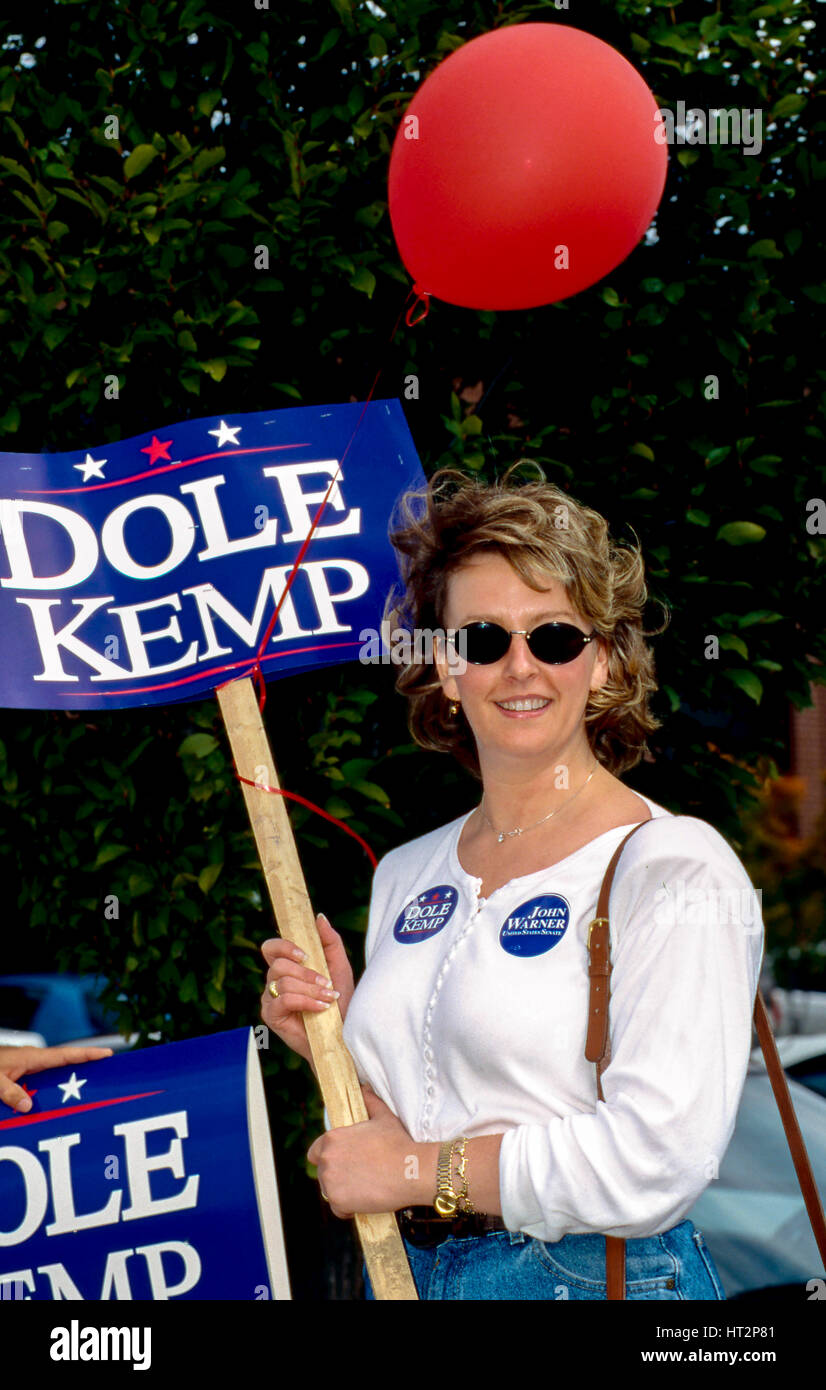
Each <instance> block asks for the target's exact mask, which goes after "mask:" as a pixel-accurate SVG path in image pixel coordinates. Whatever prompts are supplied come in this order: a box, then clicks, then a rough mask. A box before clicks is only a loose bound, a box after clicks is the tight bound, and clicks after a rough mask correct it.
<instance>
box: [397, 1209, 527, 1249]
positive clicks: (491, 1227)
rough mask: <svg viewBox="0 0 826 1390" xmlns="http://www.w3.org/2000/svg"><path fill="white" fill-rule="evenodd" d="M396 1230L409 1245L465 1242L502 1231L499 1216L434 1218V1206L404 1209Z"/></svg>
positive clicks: (479, 1214)
mask: <svg viewBox="0 0 826 1390" xmlns="http://www.w3.org/2000/svg"><path fill="white" fill-rule="evenodd" d="M398 1221H399V1230H400V1231H401V1233H402V1235H403V1236H404V1238H405V1240H409V1241H410V1244H411V1245H419V1246H434V1245H441V1243H442V1241H443V1240H447V1238H448V1236H455V1237H456V1239H467V1238H468V1237H470V1236H487V1235H490V1233H491V1232H492V1231H505V1230H507V1227H506V1225H505V1223H504V1221H503V1220H502V1218H501V1216H488V1215H486V1213H484V1212H472V1213H471V1212H466V1211H463V1212H457V1213H456V1215H455V1216H437V1215H436V1213H435V1211H434V1209H433V1207H405V1208H404V1209H403V1210H402V1211H400V1212H399V1213H398Z"/></svg>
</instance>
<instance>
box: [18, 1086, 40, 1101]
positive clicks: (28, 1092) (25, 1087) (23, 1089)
mask: <svg viewBox="0 0 826 1390" xmlns="http://www.w3.org/2000/svg"><path fill="white" fill-rule="evenodd" d="M20 1089H21V1091H25V1092H26V1095H27V1096H31V1097H32V1099H34V1097H35V1096H36V1095H37V1087H36V1086H35V1088H34V1090H33V1091H30V1090H29V1088H28V1086H21V1087H20Z"/></svg>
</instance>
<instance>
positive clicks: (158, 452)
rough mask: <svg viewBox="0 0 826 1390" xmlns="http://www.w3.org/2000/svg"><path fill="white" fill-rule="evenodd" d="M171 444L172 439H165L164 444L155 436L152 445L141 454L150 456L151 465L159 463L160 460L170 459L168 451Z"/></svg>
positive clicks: (148, 445)
mask: <svg viewBox="0 0 826 1390" xmlns="http://www.w3.org/2000/svg"><path fill="white" fill-rule="evenodd" d="M171 443H172V440H171V439H165V440H164V442H163V444H162V443H161V441H160V440H159V439H158V437H157V435H155V434H153V436H152V443H151V444H147V446H146V448H145V449H141V453H142V454H148V455H149V462H150V463H157V462H158V459H169V453H168V450H169V446H170V444H171Z"/></svg>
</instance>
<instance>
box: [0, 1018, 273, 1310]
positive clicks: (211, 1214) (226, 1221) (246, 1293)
mask: <svg viewBox="0 0 826 1390" xmlns="http://www.w3.org/2000/svg"><path fill="white" fill-rule="evenodd" d="M21 1084H23V1085H25V1086H26V1088H27V1090H28V1091H29V1094H30V1095H31V1096H32V1100H33V1106H32V1109H31V1110H30V1111H29V1112H28V1114H26V1115H13V1114H12V1113H11V1112H10V1111H9V1110H7V1109H6V1108H5V1107H3V1106H0V1297H2V1298H4V1299H8V1298H25V1299H34V1300H46V1301H47V1300H53V1299H78V1298H81V1299H88V1300H101V1299H102V1300H109V1299H152V1300H168V1299H210V1298H214V1299H259V1300H261V1299H288V1298H289V1297H290V1289H289V1282H288V1277H287V1265H286V1259H285V1254H284V1243H283V1237H282V1233H281V1217H280V1210H279V1204H278V1190H277V1187H276V1179H275V1169H274V1165H273V1158H272V1149H271V1146H270V1138H269V1128H268V1123H267V1110H266V1102H265V1098H264V1088H263V1085H262V1081H261V1068H260V1064H259V1061H258V1054H257V1050H256V1046H255V1034H254V1033H253V1030H252V1029H249V1028H239V1029H236V1030H235V1031H233V1032H228V1033H218V1034H216V1035H214V1036H212V1037H206V1038H196V1039H194V1040H192V1041H189V1042H180V1043H169V1044H167V1045H166V1046H161V1047H151V1048H147V1049H145V1050H141V1051H138V1052H124V1053H120V1054H119V1055H116V1056H114V1057H111V1058H106V1059H104V1060H102V1061H98V1062H88V1063H84V1064H82V1065H79V1066H76V1067H59V1068H54V1069H53V1070H51V1071H43V1072H37V1073H32V1074H31V1075H30V1076H29V1077H28V1078H24V1080H23V1082H22V1083H21ZM5 1116H8V1118H5Z"/></svg>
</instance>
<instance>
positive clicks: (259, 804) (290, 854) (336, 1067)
mask: <svg viewBox="0 0 826 1390" xmlns="http://www.w3.org/2000/svg"><path fill="white" fill-rule="evenodd" d="M217 695H218V704H219V705H220V708H221V714H222V716H223V720H224V727H225V728H226V731H227V736H228V738H229V742H230V747H231V749H232V756H233V759H234V761H235V767H236V769H237V771H238V773H239V775H240V776H241V777H247V778H248V779H249V781H250V782H255V780H256V777H257V778H258V780H259V782H260V781H262V780H263V781H264V782H266V784H267V785H268V786H271V787H277V786H278V779H277V774H276V770H275V763H274V761H273V756H272V753H271V751H270V745H269V741H268V739H267V734H266V730H265V728H264V723H263V720H262V718H261V711H260V710H259V708H258V701H257V699H256V696H255V689H254V687H253V683H252V680H251V679H248V678H247V679H241V680H235V681H232V682H231V683H230V684H229V685H225V686H222V687H221V688H220V689H219V690H218V691H217ZM262 768H265V769H266V772H265V774H264V776H263V778H262V775H261V769H262ZM241 788H242V791H243V793H244V800H245V801H246V804H247V812H248V813H249V818H250V822H251V824H252V829H253V834H254V835H255V843H256V845H257V848H258V855H259V858H260V860H261V867H262V868H263V870H264V877H265V879H266V881H267V888H268V890H269V894H270V901H271V903H272V906H273V911H274V913H275V920H276V922H277V923H278V930H279V933H280V935H281V936H286V937H287V938H288V939H289V940H290V941H295V942H296V944H297V945H299V946H300V947H301V949H302V951H306V953H307V957H308V959H307V965H308V966H309V968H310V969H311V970H316V971H318V973H319V974H320V975H326V974H327V962H326V959H325V956H324V951H323V948H322V945H321V941H320V939H319V935H318V930H317V928H316V924H315V915H314V913H313V909H312V906H311V904H310V899H309V896H308V894H307V886H306V884H305V882H304V874H303V872H302V869H301V861H300V860H299V857H298V850H297V848H296V844H295V838H294V836H293V831H292V825H291V824H290V818H289V816H288V814H287V807H286V806H285V804H284V798H283V797H282V796H278V795H273V794H272V793H271V792H265V791H263V790H261V788H260V787H255V786H252V787H249V786H247V785H246V784H245V783H244V782H242V783H241ZM302 1018H303V1019H304V1023H305V1025H306V1028H307V1037H308V1039H309V1042H310V1051H311V1052H312V1057H313V1064H314V1066H315V1070H316V1075H317V1077H318V1080H319V1085H320V1087H321V1095H322V1098H323V1100H324V1104H325V1105H326V1107H327V1114H328V1115H329V1117H330V1123H331V1125H332V1126H333V1128H335V1129H338V1128H339V1127H340V1126H342V1125H353V1124H358V1123H359V1121H361V1120H366V1119H367V1118H368V1116H367V1109H366V1107H365V1104H364V1098H363V1096H362V1094H361V1086H360V1085H359V1080H358V1077H357V1075H356V1069H355V1066H354V1064H353V1059H352V1057H351V1056H350V1054H349V1052H348V1051H347V1048H346V1047H345V1045H344V1040H343V1038H342V1034H341V1013H340V1011H339V1008H338V1005H337V1004H336V1003H334V1004H333V1006H332V1007H331V1008H329V1009H325V1010H324V1011H323V1012H320V1013H304V1014H302ZM355 1221H356V1229H357V1230H358V1234H359V1239H360V1241H361V1245H362V1249H363V1251H364V1259H365V1262H366V1264H367V1272H368V1274H369V1275H370V1282H371V1284H372V1285H373V1292H374V1294H375V1296H376V1298H377V1299H417V1298H418V1294H417V1293H416V1286H415V1284H414V1283H413V1276H412V1274H411V1273H410V1265H409V1264H408V1261H407V1256H406V1254H405V1249H404V1246H403V1244H402V1239H401V1236H400V1235H399V1228H398V1226H397V1224H396V1218H395V1216H394V1215H393V1213H392V1212H386V1213H381V1214H369V1215H364V1214H357V1215H356V1218H355Z"/></svg>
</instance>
